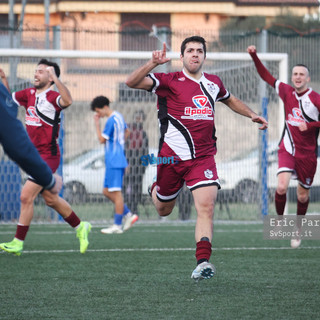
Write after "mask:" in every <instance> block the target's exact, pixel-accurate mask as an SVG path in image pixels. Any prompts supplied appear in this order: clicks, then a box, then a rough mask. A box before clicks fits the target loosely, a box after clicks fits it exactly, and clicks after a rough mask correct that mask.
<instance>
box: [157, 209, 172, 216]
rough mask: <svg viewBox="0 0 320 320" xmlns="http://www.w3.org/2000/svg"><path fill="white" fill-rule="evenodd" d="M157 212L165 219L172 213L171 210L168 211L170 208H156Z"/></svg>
mask: <svg viewBox="0 0 320 320" xmlns="http://www.w3.org/2000/svg"><path fill="white" fill-rule="evenodd" d="M157 211H158V214H159V216H160V217H166V216H168V215H169V214H170V213H171V212H172V209H170V208H157Z"/></svg>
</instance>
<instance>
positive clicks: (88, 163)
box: [63, 147, 157, 203]
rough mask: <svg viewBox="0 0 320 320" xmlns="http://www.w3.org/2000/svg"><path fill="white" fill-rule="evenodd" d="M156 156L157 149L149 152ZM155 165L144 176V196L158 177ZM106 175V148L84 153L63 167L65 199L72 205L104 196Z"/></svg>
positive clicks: (148, 168)
mask: <svg viewBox="0 0 320 320" xmlns="http://www.w3.org/2000/svg"><path fill="white" fill-rule="evenodd" d="M149 152H150V154H151V153H154V154H155V155H156V150H155V149H150V150H149ZM156 172H157V169H156V166H154V165H148V167H147V169H146V171H145V173H144V176H143V186H142V192H143V194H147V193H148V186H149V184H150V183H151V182H152V179H153V177H154V176H155V175H156ZM104 175H105V161H104V148H103V147H100V148H96V149H92V150H89V151H87V152H84V153H83V154H81V155H79V156H76V157H74V158H73V159H72V160H70V161H66V163H65V164H64V165H63V182H64V193H63V196H64V198H65V199H66V200H67V201H68V202H70V203H83V202H85V201H87V200H88V197H89V196H90V195H102V189H103V181H104Z"/></svg>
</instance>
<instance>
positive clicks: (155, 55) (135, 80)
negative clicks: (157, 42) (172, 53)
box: [126, 43, 170, 90]
mask: <svg viewBox="0 0 320 320" xmlns="http://www.w3.org/2000/svg"><path fill="white" fill-rule="evenodd" d="M166 52H167V46H166V44H165V43H164V44H163V48H162V50H156V51H153V52H152V58H151V59H150V60H149V61H148V62H147V63H146V64H144V65H143V66H142V67H140V68H138V69H136V70H135V71H133V72H132V73H131V74H130V75H129V77H128V78H127V80H126V85H127V86H128V87H130V88H134V89H144V90H150V89H151V88H152V86H153V81H152V80H151V79H150V78H149V77H147V75H148V74H149V73H150V72H151V71H152V70H153V69H154V68H155V67H157V66H158V65H160V64H164V63H167V62H168V61H170V58H167V56H166Z"/></svg>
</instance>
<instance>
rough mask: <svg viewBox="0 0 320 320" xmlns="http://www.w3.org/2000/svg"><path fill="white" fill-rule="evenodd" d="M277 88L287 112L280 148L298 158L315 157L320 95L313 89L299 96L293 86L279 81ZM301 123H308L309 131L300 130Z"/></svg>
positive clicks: (319, 115)
mask: <svg viewBox="0 0 320 320" xmlns="http://www.w3.org/2000/svg"><path fill="white" fill-rule="evenodd" d="M275 88H276V91H277V93H278V95H279V97H280V98H281V99H282V101H283V103H284V110H285V127H284V131H283V134H282V139H281V142H280V147H282V148H285V149H286V151H287V152H288V153H290V154H291V155H293V156H295V157H298V158H304V157H306V156H308V155H309V156H311V155H312V156H315V155H316V151H317V138H318V134H319V127H320V122H319V121H320V95H319V94H318V93H316V92H315V91H313V90H312V89H311V88H309V90H308V91H307V92H305V93H304V94H302V95H298V94H297V93H296V91H295V89H294V88H293V87H292V86H290V85H288V84H285V83H283V82H280V81H279V80H277V81H276V83H275ZM301 122H306V123H307V126H308V130H306V131H300V130H299V125H300V124H301Z"/></svg>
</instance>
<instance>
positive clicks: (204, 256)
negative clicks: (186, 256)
mask: <svg viewBox="0 0 320 320" xmlns="http://www.w3.org/2000/svg"><path fill="white" fill-rule="evenodd" d="M211 251H212V249H211V243H210V242H209V241H201V240H200V241H199V242H197V249H196V259H197V264H200V263H202V262H204V261H209V259H210V256H211Z"/></svg>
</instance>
